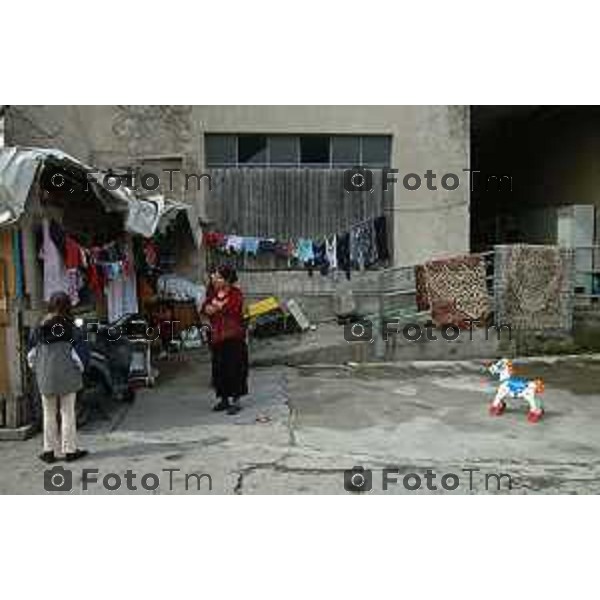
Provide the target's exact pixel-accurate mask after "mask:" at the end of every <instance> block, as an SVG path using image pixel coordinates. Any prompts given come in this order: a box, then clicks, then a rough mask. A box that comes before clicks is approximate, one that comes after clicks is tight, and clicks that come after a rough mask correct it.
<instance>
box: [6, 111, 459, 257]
mask: <svg viewBox="0 0 600 600" xmlns="http://www.w3.org/2000/svg"><path fill="white" fill-rule="evenodd" d="M6 129H7V131H6V138H7V144H19V145H32V146H51V147H58V148H60V149H62V150H64V151H66V152H68V153H70V154H72V155H74V156H75V157H77V158H79V159H81V160H83V161H86V162H89V163H92V164H94V165H97V166H100V167H109V166H113V167H114V166H123V165H127V164H129V163H130V162H131V161H133V160H140V159H148V158H153V159H154V160H155V161H156V162H157V164H161V161H168V164H169V165H171V166H172V165H173V164H176V163H177V161H179V164H181V165H182V170H184V171H185V172H188V173H192V172H194V173H195V172H198V171H200V172H202V170H203V169H204V168H205V167H204V164H205V161H204V144H203V140H204V138H203V136H204V134H205V133H218V132H223V133H251V132H256V133H267V134H268V133H298V134H301V133H327V134H365V135H367V134H386V135H391V136H392V157H391V166H392V167H394V168H397V169H399V170H400V174H399V178H400V180H401V178H402V176H403V175H405V174H407V173H411V172H412V173H416V174H418V175H419V176H421V177H422V176H423V175H424V173H425V172H426V171H427V170H428V169H431V170H432V171H433V172H434V173H435V174H436V175H437V187H438V189H437V191H430V190H428V189H427V186H426V182H425V180H424V179H423V182H422V186H421V188H420V189H419V190H414V191H410V190H405V189H403V187H402V186H401V183H400V182H399V183H398V184H397V185H396V189H395V195H394V197H395V200H394V214H393V234H394V253H395V254H394V261H395V263H396V264H398V265H409V264H414V263H418V262H421V261H423V260H426V259H429V258H434V257H439V256H444V255H449V254H455V253H460V252H464V251H467V250H468V247H469V190H468V185H467V178H466V177H465V175H466V174H465V173H464V172H463V169H465V168H468V166H469V113H468V107H464V106H445V105H444V106H116V105H113V106H38V107H36V106H16V107H11V109H10V113H9V117H8V119H7V128H6ZM446 173H456V174H457V175H459V176H460V177H461V182H460V186H459V187H458V189H456V190H454V191H447V190H444V189H443V188H442V186H441V183H440V179H441V177H442V176H443V175H444V174H446ZM205 191H206V190H201V191H200V192H199V193H198V192H196V191H195V190H194V189H191V190H190V191H189V192H188V194H187V195H186V199H187V201H188V202H190V203H192V204H194V205H195V206H196V207H197V208H198V211H199V214H202V213H203V206H204V197H203V193H205Z"/></svg>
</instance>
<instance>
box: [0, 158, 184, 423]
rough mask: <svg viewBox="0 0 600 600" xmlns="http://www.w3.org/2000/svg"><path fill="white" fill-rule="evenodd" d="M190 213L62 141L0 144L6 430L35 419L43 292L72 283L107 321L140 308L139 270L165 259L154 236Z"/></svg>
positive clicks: (1, 395) (89, 310) (78, 304)
mask: <svg viewBox="0 0 600 600" xmlns="http://www.w3.org/2000/svg"><path fill="white" fill-rule="evenodd" d="M184 214H187V205H185V204H182V203H180V202H175V201H173V200H170V199H168V198H165V197H163V196H161V195H156V194H154V195H151V196H148V195H144V194H142V193H141V192H139V191H137V190H134V189H132V188H130V187H128V186H127V185H123V184H122V181H121V180H120V176H119V174H115V173H112V172H109V171H102V170H99V169H95V168H93V167H90V166H88V165H85V164H84V163H82V162H81V161H79V160H77V159H76V158H73V157H72V156H69V155H68V154H65V153H64V152H61V151H60V150H55V149H41V148H21V147H8V148H3V149H0V429H1V428H2V427H4V428H12V429H15V428H18V427H20V426H21V425H23V424H26V423H27V422H28V421H29V418H28V414H27V401H26V398H27V395H28V390H27V385H28V383H27V382H28V377H27V368H26V366H25V364H24V355H25V352H24V349H25V346H26V340H27V335H28V332H29V329H30V328H31V327H33V326H34V325H35V324H37V322H38V321H39V319H40V317H41V316H42V314H43V311H44V310H45V304H44V300H48V298H49V296H50V295H51V294H52V293H53V292H54V291H59V290H61V291H65V292H67V293H68V294H69V295H70V296H71V299H72V302H73V304H74V306H75V308H76V310H77V311H78V312H81V313H85V314H86V316H94V317H95V318H99V319H106V320H109V321H111V320H114V319H116V318H118V317H119V316H121V314H124V313H127V312H137V311H138V307H139V301H138V295H139V291H138V288H139V286H140V281H139V279H138V277H137V271H142V270H144V271H145V269H146V268H147V269H148V270H151V269H152V268H153V267H155V266H156V265H157V262H158V256H157V252H156V250H155V249H154V248H153V242H152V239H153V237H154V236H157V235H159V234H160V233H161V232H163V231H164V230H165V228H166V227H168V226H169V223H173V222H174V221H180V220H181V219H179V217H180V216H182V215H184ZM184 220H185V218H184ZM139 261H141V263H142V268H138V267H139V266H140V262H139ZM0 432H1V431H0Z"/></svg>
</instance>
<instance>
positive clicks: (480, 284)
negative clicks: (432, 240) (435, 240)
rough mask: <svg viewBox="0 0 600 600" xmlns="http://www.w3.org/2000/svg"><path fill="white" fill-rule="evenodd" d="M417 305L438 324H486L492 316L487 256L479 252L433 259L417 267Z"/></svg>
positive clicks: (465, 326) (463, 325)
mask: <svg viewBox="0 0 600 600" xmlns="http://www.w3.org/2000/svg"><path fill="white" fill-rule="evenodd" d="M415 279H416V290H417V308H418V310H420V311H426V310H430V311H431V315H432V319H433V321H434V323H435V324H436V325H437V326H443V325H456V326H457V327H459V328H461V329H469V328H470V327H471V325H470V322H472V321H479V323H474V324H473V326H477V325H478V324H479V325H484V324H485V323H486V322H487V320H488V319H489V317H490V315H491V309H492V303H491V299H490V297H489V294H488V291H487V285H486V271H485V263H484V259H483V257H482V256H481V255H479V254H469V255H462V256H454V257H449V258H444V259H438V260H432V261H429V262H426V263H424V264H423V265H418V266H417V267H415Z"/></svg>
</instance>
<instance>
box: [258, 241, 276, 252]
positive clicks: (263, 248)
mask: <svg viewBox="0 0 600 600" xmlns="http://www.w3.org/2000/svg"><path fill="white" fill-rule="evenodd" d="M276 248H277V240H275V239H273V238H265V239H261V240H260V244H259V245H258V249H259V251H260V252H275V249H276Z"/></svg>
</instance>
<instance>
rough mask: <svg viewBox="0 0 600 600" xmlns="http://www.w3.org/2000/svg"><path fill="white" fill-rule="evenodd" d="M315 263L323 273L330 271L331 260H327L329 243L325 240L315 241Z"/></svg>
mask: <svg viewBox="0 0 600 600" xmlns="http://www.w3.org/2000/svg"><path fill="white" fill-rule="evenodd" d="M313 255H314V259H313V263H312V264H313V265H314V266H315V267H316V268H317V269H319V272H320V273H321V275H327V274H328V273H329V260H327V245H326V243H325V240H323V241H321V242H313Z"/></svg>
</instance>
